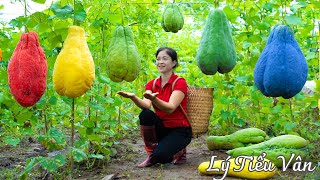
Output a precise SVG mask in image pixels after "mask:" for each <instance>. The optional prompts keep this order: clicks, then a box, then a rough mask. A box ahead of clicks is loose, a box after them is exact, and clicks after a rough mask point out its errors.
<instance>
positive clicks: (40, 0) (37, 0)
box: [32, 0, 46, 4]
mask: <svg viewBox="0 0 320 180" xmlns="http://www.w3.org/2000/svg"><path fill="white" fill-rule="evenodd" d="M32 1H33V2H36V3H39V4H44V3H46V0H32Z"/></svg>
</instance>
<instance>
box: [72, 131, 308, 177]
mask: <svg viewBox="0 0 320 180" xmlns="http://www.w3.org/2000/svg"><path fill="white" fill-rule="evenodd" d="M206 137H207V136H206V135H202V136H200V137H198V138H193V139H192V141H191V143H190V144H189V145H188V147H187V163H185V164H182V165H174V164H172V163H169V164H157V165H154V166H152V167H148V168H138V167H136V165H138V164H139V163H141V162H143V161H144V160H145V158H146V157H147V154H146V152H145V151H144V148H143V141H142V139H141V137H140V136H139V135H134V136H132V137H131V138H126V139H123V140H122V141H121V142H120V143H119V144H118V145H117V152H118V153H117V155H116V156H115V157H114V158H113V159H112V160H111V163H110V164H109V165H108V166H107V167H105V168H104V169H100V170H98V169H96V170H95V173H88V172H84V173H83V174H81V175H80V177H79V178H77V179H79V180H93V179H103V180H108V179H137V180H149V179H160V180H162V179H163V180H180V179H181V180H183V179H186V180H202V179H203V180H207V179H208V180H209V179H210V180H212V179H213V178H216V179H221V178H222V176H202V175H199V174H198V171H197V168H198V165H199V164H200V163H202V162H204V161H210V159H211V156H217V157H216V158H215V159H226V158H227V157H228V154H226V151H217V150H216V151H209V150H208V148H207V145H206ZM304 175H305V173H301V172H300V173H298V172H294V171H292V170H291V169H289V170H287V171H286V172H281V171H280V172H278V173H277V174H276V175H275V176H274V177H273V178H272V179H285V180H288V179H296V180H299V179H303V178H304ZM88 176H89V177H88ZM228 179H230V180H234V179H239V178H233V177H227V178H226V180H228Z"/></svg>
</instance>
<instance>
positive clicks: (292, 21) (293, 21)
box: [284, 14, 303, 25]
mask: <svg viewBox="0 0 320 180" xmlns="http://www.w3.org/2000/svg"><path fill="white" fill-rule="evenodd" d="M284 19H285V20H286V21H287V23H288V24H289V25H302V24H303V21H302V20H301V18H299V17H297V16H295V15H293V14H291V15H290V16H287V17H285V18H284Z"/></svg>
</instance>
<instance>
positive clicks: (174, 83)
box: [172, 77, 191, 127]
mask: <svg viewBox="0 0 320 180" xmlns="http://www.w3.org/2000/svg"><path fill="white" fill-rule="evenodd" d="M180 78H181V77H177V78H176V79H175V80H174V81H173V83H172V92H173V90H174V85H176V82H177V81H178V79H180ZM179 107H180V110H181V111H182V113H183V115H184V116H185V117H186V119H187V121H188V123H189V125H190V127H191V123H190V120H189V117H188V115H187V113H186V111H185V110H184V109H183V107H182V106H181V104H179Z"/></svg>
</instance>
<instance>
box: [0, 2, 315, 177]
mask: <svg viewBox="0 0 320 180" xmlns="http://www.w3.org/2000/svg"><path fill="white" fill-rule="evenodd" d="M33 1H35V2H38V3H44V2H45V0H33ZM27 2H28V1H27ZM169 2H172V1H167V0H164V1H159V0H148V1H145V0H144V1H142V0H108V1H100V0H90V1H89V0H83V1H73V0H60V1H57V2H55V3H53V4H52V5H51V6H50V8H48V9H46V10H44V11H42V12H36V13H33V14H28V13H26V16H20V17H17V18H16V19H13V20H11V21H10V22H9V23H5V22H0V23H1V24H2V26H0V27H1V28H0V49H2V51H3V60H2V61H1V62H0V145H1V144H3V145H4V144H7V145H8V144H9V145H13V146H16V145H18V144H19V143H20V142H21V141H23V140H25V139H26V138H28V137H34V138H36V139H38V140H39V141H40V142H41V143H42V144H43V145H44V146H46V147H48V149H50V150H52V151H53V150H57V149H61V148H64V147H68V140H67V139H68V138H66V137H68V135H69V130H68V129H69V128H70V112H71V102H72V99H70V98H67V97H61V96H59V95H58V94H57V93H56V92H55V91H54V89H53V85H52V71H53V66H54V63H55V60H56V57H57V55H58V53H59V52H60V50H61V48H62V47H63V41H64V39H65V38H66V35H67V30H68V26H70V25H72V24H73V23H75V24H77V25H80V26H81V27H83V28H84V29H85V31H86V36H87V43H88V46H89V48H90V51H91V53H92V56H93V58H94V62H95V65H96V80H95V82H94V85H93V87H92V89H91V90H90V91H88V92H87V93H86V94H85V95H83V96H82V97H80V98H77V99H76V100H75V102H76V112H75V122H76V131H77V132H78V140H77V142H76V144H75V148H74V156H75V159H76V161H79V162H80V161H83V160H92V159H102V158H104V159H107V160H108V159H109V158H110V156H112V155H113V154H114V153H115V151H114V149H113V148H112V147H113V145H114V144H116V143H118V139H119V138H121V137H123V135H125V134H126V133H127V132H128V131H129V130H130V129H137V125H138V123H137V120H138V119H137V115H138V113H139V111H140V110H139V109H138V108H137V107H135V106H134V105H133V103H131V102H130V101H129V100H127V99H124V98H120V97H119V96H117V95H116V92H117V91H119V90H124V91H129V92H134V93H136V94H137V95H138V96H140V97H141V96H142V93H143V92H144V85H145V83H146V82H147V81H148V80H150V79H152V78H155V77H156V76H158V73H157V69H156V67H155V66H154V60H155V56H154V53H155V52H156V50H157V49H158V48H159V47H162V46H169V47H173V48H175V49H176V50H177V52H178V56H179V63H180V66H179V68H178V69H177V70H176V73H177V74H179V75H180V76H183V77H184V78H186V80H187V82H188V84H189V85H190V86H199V87H213V88H214V89H215V90H214V109H213V113H212V116H211V118H210V126H209V132H208V134H209V135H213V134H214V135H226V134H230V133H232V132H234V131H236V130H238V129H241V128H245V127H257V128H261V129H263V130H265V131H266V132H267V133H268V134H269V135H270V136H271V137H272V136H277V135H281V134H287V133H291V134H298V135H300V136H302V137H304V138H306V139H308V140H309V141H310V151H311V153H310V155H311V159H319V151H318V149H319V145H318V144H319V130H318V129H319V126H320V123H319V109H318V108H317V99H318V98H319V95H318V94H315V95H314V96H307V95H304V94H302V93H300V94H298V95H296V96H295V97H294V98H292V99H291V100H285V99H282V98H277V101H278V102H277V103H275V100H274V99H272V98H267V97H264V96H263V95H262V94H261V92H260V91H258V90H257V88H256V87H255V85H254V82H253V69H254V66H255V63H256V62H257V60H258V58H259V56H260V53H261V52H262V50H263V48H264V46H265V44H266V41H267V38H268V36H269V33H270V30H271V28H272V27H273V26H274V25H275V24H287V25H289V26H290V27H291V28H292V29H293V31H294V34H295V38H296V40H297V41H298V44H299V45H300V47H301V49H302V52H303V53H304V55H305V57H306V60H307V63H308V66H309V73H308V80H318V79H319V77H318V73H319V61H318V59H319V34H320V33H319V29H320V26H319V24H320V15H319V12H318V9H319V8H320V2H319V1H318V0H297V1H281V0H268V1H267V0H255V1H251V0H250V1H242V0H227V1H206V0H190V1H183V0H181V1H175V3H177V4H178V5H179V7H180V9H181V10H182V12H183V14H184V17H185V25H184V27H183V29H182V30H181V31H179V32H178V33H176V34H174V33H168V32H165V31H164V30H163V29H162V27H161V24H160V22H161V16H162V11H163V9H164V7H165V5H166V4H167V3H169ZM0 4H1V3H0ZM74 7H75V8H74ZM215 7H217V8H218V7H219V8H222V9H223V10H224V12H225V13H226V15H227V17H228V19H229V21H230V25H231V29H232V35H233V40H234V42H235V45H236V52H237V65H236V66H235V68H234V70H233V71H232V72H230V73H229V74H228V75H221V74H216V75H214V76H206V75H204V74H202V73H201V71H200V70H199V68H198V67H197V65H196V62H195V55H196V53H197V48H198V45H199V42H200V38H201V32H202V29H203V27H204V25H205V22H206V18H207V16H208V14H209V11H210V10H211V9H213V8H215ZM1 8H3V6H1V5H0V11H1ZM74 9H75V10H74ZM120 24H122V25H130V27H131V29H132V31H133V33H134V38H135V43H136V45H137V48H138V50H139V53H140V55H141V57H142V62H141V63H142V68H141V71H140V74H139V77H138V78H137V79H136V80H135V81H133V82H121V83H114V82H111V81H110V79H109V78H108V77H107V75H106V72H105V70H106V69H105V67H106V64H105V63H106V60H105V56H106V51H107V49H108V45H109V43H110V40H111V36H112V32H113V30H114V29H115V27H116V26H117V25H120ZM25 27H27V29H28V30H29V31H36V32H37V33H38V35H39V37H40V44H41V46H42V47H43V49H44V50H45V53H46V56H47V61H48V68H49V73H48V79H47V90H46V92H45V94H44V96H43V97H42V98H41V100H40V101H39V102H38V103H37V104H36V105H35V106H34V107H32V108H23V107H21V106H20V105H19V104H18V103H17V102H16V101H15V100H14V98H13V97H12V95H11V93H10V90H9V87H8V80H7V78H8V77H7V65H8V61H9V60H10V57H11V55H12V53H13V50H14V48H15V46H16V44H17V42H18V40H19V38H20V35H21V33H23V32H24V31H25ZM52 139H53V140H52ZM56 158H58V159H59V158H60V159H62V160H64V157H61V156H59V157H56ZM37 161H38V162H42V166H43V167H44V168H45V169H46V170H48V171H52V169H49V168H48V167H47V166H46V164H45V163H43V162H44V161H48V159H41V158H40V159H37ZM35 162H36V161H35V160H34V159H33V162H32V160H31V161H30V162H29V166H30V167H32V166H33V165H35ZM62 162H64V161H62ZM63 164H64V163H61V164H57V166H56V167H54V168H53V169H55V168H57V167H59V166H61V165H63ZM29 171H31V169H30V170H28V169H26V170H25V172H29Z"/></svg>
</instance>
